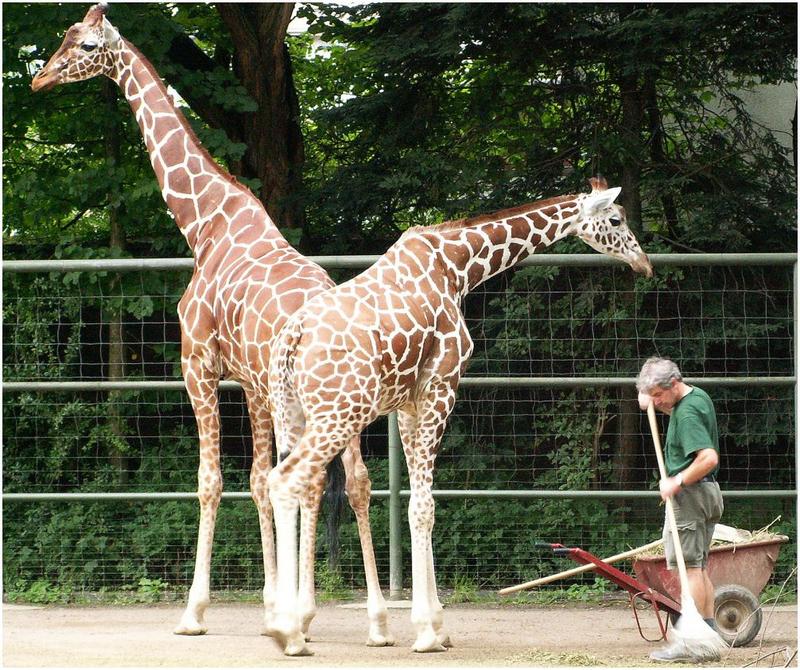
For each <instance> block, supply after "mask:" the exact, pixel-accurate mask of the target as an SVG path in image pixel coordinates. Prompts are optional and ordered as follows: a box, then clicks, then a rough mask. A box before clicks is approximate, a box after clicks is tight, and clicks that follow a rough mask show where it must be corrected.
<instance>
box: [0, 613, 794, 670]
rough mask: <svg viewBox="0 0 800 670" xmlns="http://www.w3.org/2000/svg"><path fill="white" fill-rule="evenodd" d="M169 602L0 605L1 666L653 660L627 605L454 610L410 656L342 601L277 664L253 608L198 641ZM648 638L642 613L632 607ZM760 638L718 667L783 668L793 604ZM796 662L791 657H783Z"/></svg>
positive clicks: (398, 619)
mask: <svg viewBox="0 0 800 670" xmlns="http://www.w3.org/2000/svg"><path fill="white" fill-rule="evenodd" d="M180 613H181V607H179V606H176V605H163V606H160V605H147V606H130V605H126V606H119V607H25V606H15V605H4V606H3V665H4V666H6V667H9V666H17V667H19V666H27V667H87V666H102V667H117V666H127V667H153V666H171V667H220V666H224V667H247V666H250V667H253V666H257V667H265V666H266V667H294V668H297V667H309V668H315V667H343V666H348V667H364V666H366V667H382V666H393V667H415V666H422V667H436V666H442V667H452V666H467V667H476V666H478V667H489V666H496V667H499V666H502V667H509V666H518V667H519V666H559V665H561V666H611V667H632V666H638V667H641V666H652V667H655V666H657V665H658V664H655V663H651V662H650V661H649V660H648V653H649V652H650V651H651V650H653V649H655V648H657V646H658V645H659V643H650V642H646V641H644V640H642V639H641V638H640V637H639V633H638V630H637V628H636V622H635V620H634V618H633V614H632V612H631V610H630V608H629V607H627V606H622V605H620V604H614V605H611V606H607V607H599V606H591V607H589V606H586V607H583V606H569V607H547V608H542V607H535V608H534V607H529V606H526V607H522V606H497V607H492V606H478V605H454V606H448V607H446V609H445V626H446V629H447V630H448V631H449V633H450V635H451V638H452V641H453V643H454V647H453V648H451V649H449V650H448V651H446V652H444V653H437V654H415V653H413V652H412V651H411V650H410V646H411V644H412V642H413V637H414V636H413V629H412V627H411V623H410V622H409V610H408V609H406V608H392V609H391V610H390V613H389V621H390V627H391V630H392V632H393V634H394V635H395V638H396V640H397V644H396V646H394V647H385V648H379V649H375V648H367V647H366V646H364V642H365V640H366V632H367V620H366V612H365V611H364V609H361V608H358V607H354V606H343V605H337V604H326V605H321V606H320V608H319V613H318V614H317V618H316V619H315V621H314V622H313V624H312V628H311V633H312V636H313V642H312V643H311V648H312V649H313V651H314V654H315V655H314V656H313V657H306V658H299V659H298V658H287V657H285V656H283V655H282V654H281V653H280V652H279V651H278V649H277V648H276V647H275V644H274V643H273V642H272V640H271V639H269V638H266V637H262V636H260V635H259V629H260V624H261V608H260V607H258V606H257V605H250V604H244V605H242V604H235V605H232V604H212V606H211V607H210V608H209V610H208V612H207V613H206V622H207V624H208V628H209V632H208V634H206V635H204V636H201V637H182V636H176V635H172V633H171V631H172V628H173V626H174V625H175V623H176V622H177V621H178V619H179V618H180ZM640 616H641V618H642V621H643V627H645V628H646V631H645V632H647V633H649V634H650V636H652V635H654V634H655V633H656V632H657V624H656V622H655V618H654V615H653V614H652V613H651V612H650V611H643V612H640ZM762 633H763V641H761V642H760V640H759V638H760V636H759V637H757V638H756V639H755V640H754V641H753V642H752V643H751V644H750V645H749V646H748V647H744V648H739V649H733V650H732V651H731V652H730V653H729V654H728V655H723V659H722V661H721V662H720V663H717V664H714V665H719V666H726V667H741V666H744V665H746V664H748V663H751V662H752V661H755V660H756V659H758V658H759V657H761V656H764V655H766V654H769V653H770V652H776V651H777V652H778V653H777V654H774V655H773V656H770V657H768V658H765V659H763V660H761V661H760V662H759V663H758V664H757V665H756V666H755V667H783V666H784V665H785V664H786V663H787V661H790V657H791V655H792V654H793V653H794V652H795V651H796V650H797V607H795V606H789V607H779V608H776V609H775V610H774V611H772V613H771V614H770V613H769V612H766V613H765V616H764V627H763V628H762ZM791 665H792V666H796V665H797V658H796V657H795V658H794V659H791Z"/></svg>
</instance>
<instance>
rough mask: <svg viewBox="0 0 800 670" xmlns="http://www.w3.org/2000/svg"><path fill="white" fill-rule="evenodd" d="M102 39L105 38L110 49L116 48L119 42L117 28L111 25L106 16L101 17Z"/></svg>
mask: <svg viewBox="0 0 800 670" xmlns="http://www.w3.org/2000/svg"><path fill="white" fill-rule="evenodd" d="M103 39H105V41H106V44H107V45H108V46H109V47H111V48H112V49H116V48H117V45H118V43H119V33H118V32H117V29H116V28H115V27H114V26H112V25H111V22H110V21H109V20H108V19H107V18H105V17H104V18H103Z"/></svg>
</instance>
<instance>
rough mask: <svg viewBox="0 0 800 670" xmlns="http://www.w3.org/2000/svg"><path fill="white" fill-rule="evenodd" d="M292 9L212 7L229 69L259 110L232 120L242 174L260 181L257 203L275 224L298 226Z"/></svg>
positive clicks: (299, 143)
mask: <svg viewBox="0 0 800 670" xmlns="http://www.w3.org/2000/svg"><path fill="white" fill-rule="evenodd" d="M293 8H294V4H293V3H263V4H260V3H252V4H251V3H220V4H219V5H217V11H218V12H219V14H220V16H221V17H222V20H223V22H224V23H225V25H226V26H227V28H228V30H229V31H230V34H231V37H232V40H233V71H234V73H235V74H236V76H237V78H238V79H239V81H240V82H241V83H242V85H243V86H244V87H245V89H246V90H247V92H248V93H249V94H250V96H251V97H252V98H253V100H255V102H256V105H257V106H258V108H257V109H256V111H254V112H247V113H243V114H240V115H239V118H238V119H237V125H239V131H240V132H239V137H240V139H241V141H242V142H244V143H245V144H246V145H247V150H246V151H245V154H244V156H243V158H242V161H241V174H242V175H243V176H253V177H257V178H258V179H259V180H260V181H261V191H260V197H261V200H262V201H263V202H264V204H265V206H266V207H267V211H268V212H269V213H270V216H272V218H273V219H274V220H275V221H276V222H277V223H278V224H279V225H281V226H286V227H289V228H302V227H303V224H304V222H305V221H304V216H303V210H302V207H300V206H299V204H298V203H297V201H296V200H295V199H294V196H295V193H296V192H297V191H298V190H299V188H300V186H301V184H302V169H303V162H304V159H305V156H304V152H303V137H302V134H301V131H300V118H299V117H300V107H299V103H298V100H297V94H296V92H295V87H294V78H293V76H292V67H291V61H290V58H289V50H288V49H287V47H286V44H285V41H284V40H285V38H286V28H287V27H288V25H289V21H290V19H291V17H292V10H293Z"/></svg>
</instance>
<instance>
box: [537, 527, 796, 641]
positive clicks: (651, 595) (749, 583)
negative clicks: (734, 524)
mask: <svg viewBox="0 0 800 670" xmlns="http://www.w3.org/2000/svg"><path fill="white" fill-rule="evenodd" d="M788 539H789V538H787V537H786V536H783V535H777V536H773V537H772V538H770V539H768V540H761V541H754V542H744V543H738V544H731V545H722V546H718V547H714V548H712V549H711V551H710V552H709V557H708V573H709V578H710V579H711V582H712V583H713V584H714V586H715V590H714V617H715V619H716V622H717V627H718V628H719V631H720V635H721V636H722V638H723V639H724V640H725V641H726V642H727V643H728V644H733V646H735V647H740V646H744V645H746V644H748V643H749V642H751V641H752V640H753V638H754V637H755V636H756V635H757V634H758V631H759V630H760V629H761V620H762V614H761V606H760V604H759V601H758V595H759V594H760V593H761V591H762V590H763V589H764V586H766V584H767V582H768V581H769V578H770V576H771V575H772V570H773V568H774V567H775V562H776V561H777V559H778V552H779V551H780V545H781V544H783V543H784V542H786V541H788ZM538 546H540V547H542V546H547V547H549V548H551V549H552V550H553V553H554V554H555V555H556V556H566V557H568V558H570V559H572V560H573V561H575V562H576V563H580V564H582V565H591V566H592V569H593V570H594V572H596V573H598V574H599V575H601V576H602V577H605V578H606V579H608V580H609V581H611V582H613V583H614V584H616V585H617V586H619V587H620V588H622V589H623V590H625V591H627V592H628V594H629V596H630V601H631V608H632V610H633V614H634V618H635V619H636V625H637V627H638V629H639V635H641V636H642V638H643V639H645V640H647V641H648V642H657V641H659V640H663V639H664V638H665V637H666V634H667V626H668V623H669V621H672V622H674V621H675V620H676V619H677V618H678V617H679V616H680V613H681V606H680V604H679V603H678V602H677V600H676V599H679V598H680V592H681V587H680V582H679V580H678V576H677V574H674V573H673V572H671V571H670V570H668V569H667V562H666V558H665V557H664V556H655V557H651V558H638V559H635V560H634V561H633V569H634V572H635V573H636V575H637V578H634V577H631V576H630V575H628V574H626V573H624V572H622V571H621V570H618V569H617V568H615V567H614V566H613V565H610V564H608V563H606V562H605V561H604V560H602V559H601V558H598V557H597V556H595V555H594V554H591V553H589V552H588V551H585V550H584V549H580V548H579V547H565V546H564V545H561V544H557V543H538ZM637 600H640V601H644V602H645V603H647V604H648V605H650V606H651V607H652V609H653V611H654V612H655V615H656V619H657V621H658V627H659V630H660V632H661V636H660V637H658V638H649V637H647V636H646V635H645V634H644V632H643V630H642V625H641V621H640V620H639V614H638V610H637V608H636V601H637ZM662 613H664V615H665V616H663V617H662Z"/></svg>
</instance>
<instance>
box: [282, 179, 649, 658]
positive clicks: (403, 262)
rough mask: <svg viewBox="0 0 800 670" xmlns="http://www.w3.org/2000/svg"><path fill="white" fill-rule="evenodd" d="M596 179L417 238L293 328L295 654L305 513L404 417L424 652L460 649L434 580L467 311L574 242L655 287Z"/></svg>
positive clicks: (287, 518)
mask: <svg viewBox="0 0 800 670" xmlns="http://www.w3.org/2000/svg"><path fill="white" fill-rule="evenodd" d="M590 181H591V183H592V187H593V190H592V192H591V193H584V194H580V195H570V196H562V197H557V198H552V199H549V200H542V201H539V202H535V203H532V204H529V205H525V206H522V207H517V208H514V209H507V210H503V211H500V212H497V213H495V214H491V215H487V216H479V217H476V218H472V219H466V220H460V221H454V222H447V223H443V224H440V225H436V226H431V227H428V228H423V227H419V228H412V229H410V230H408V231H406V232H405V233H404V234H403V235H402V236H401V238H400V239H399V240H398V241H397V242H396V243H395V244H394V245H393V246H392V247H391V248H390V249H389V250H388V251H387V252H386V253H385V254H384V255H383V256H382V257H381V258H380V259H379V260H378V261H377V263H375V264H374V265H373V266H372V267H371V268H369V269H368V270H366V271H364V272H363V273H361V274H360V275H358V276H357V277H356V278H354V279H352V280H350V281H349V282H346V283H344V284H342V285H340V286H337V287H335V288H333V289H331V290H330V291H328V292H326V293H324V294H320V295H317V296H315V297H314V298H312V299H311V300H309V301H308V302H307V303H306V304H305V305H304V307H302V308H301V309H300V310H298V311H297V312H295V314H293V315H292V316H291V317H290V318H289V319H288V320H287V322H286V324H285V325H284V328H283V330H282V331H281V333H280V334H279V335H278V338H277V340H276V343H275V346H274V349H273V356H272V359H271V360H270V368H269V385H270V399H271V402H272V403H273V417H274V420H275V437H276V440H277V442H278V445H279V448H281V451H286V450H285V449H283V448H282V447H281V445H284V444H291V445H292V446H293V448H292V450H291V453H290V454H289V455H288V456H287V458H286V459H285V460H283V461H282V462H281V463H280V464H279V465H278V466H277V467H276V468H275V469H274V470H273V471H272V473H271V474H270V476H269V492H270V500H271V501H272V505H273V509H274V511H275V524H276V542H277V565H278V581H277V587H276V601H275V610H274V617H273V620H272V628H273V631H274V632H275V635H274V639H275V640H276V642H277V643H278V644H279V645H280V646H281V648H282V649H283V651H284V653H286V654H287V655H301V654H306V653H308V651H307V649H306V647H305V644H304V640H303V635H302V631H301V621H302V617H303V606H302V603H298V598H297V582H296V569H297V545H296V525H297V510H298V508H299V507H300V506H303V505H304V498H305V497H306V495H307V494H306V487H307V485H308V482H309V481H313V480H314V479H315V478H316V477H317V476H318V473H319V472H320V471H321V470H322V469H324V467H325V465H326V464H327V463H328V462H329V461H330V460H331V459H332V458H333V457H334V455H335V454H337V453H339V452H340V451H342V449H344V447H345V445H346V444H347V441H348V440H349V439H351V438H352V437H353V436H354V435H358V434H359V433H360V432H361V431H362V430H363V429H364V428H365V427H366V426H367V425H368V424H369V423H371V422H372V421H374V420H375V419H376V418H377V417H378V416H380V415H383V414H388V413H389V412H392V411H394V410H396V411H397V412H398V421H399V427H400V436H401V439H402V442H403V451H404V454H405V459H406V464H407V467H408V472H409V484H410V487H411V500H410V502H409V509H408V519H409V524H410V526H411V547H412V572H413V575H412V577H413V592H412V608H411V620H412V622H413V624H414V626H415V628H416V634H417V638H416V641H415V642H414V645H413V649H414V651H419V652H428V651H444V649H445V648H446V647H447V646H450V640H449V637H448V636H447V634H446V633H445V632H444V630H443V620H442V606H441V604H440V602H439V599H438V596H437V592H436V578H435V575H434V569H433V551H432V548H431V533H432V529H433V521H434V501H433V495H432V493H431V487H432V485H433V466H434V461H435V458H436V452H437V449H438V446H439V442H440V440H441V438H442V433H443V432H444V429H445V424H446V421H447V417H448V416H449V414H450V412H451V410H452V409H453V405H454V403H455V399H456V389H457V387H458V384H459V380H460V378H461V375H462V374H463V372H464V370H465V367H466V364H467V361H468V360H469V357H470V354H471V353H472V348H473V344H472V340H471V338H470V335H469V332H468V331H467V327H466V324H465V321H464V316H463V315H462V313H461V309H460V302H461V300H462V298H463V297H464V296H465V295H466V294H467V293H468V292H469V291H471V290H472V289H473V288H475V287H476V286H478V285H479V284H481V283H482V282H484V281H486V280H487V279H489V278H490V277H492V276H494V275H496V274H497V273H499V272H501V271H503V270H505V269H506V268H509V267H511V266H513V265H515V264H516V263H518V262H519V261H521V260H522V259H523V258H525V257H527V256H528V255H530V254H532V253H534V252H535V251H537V250H539V249H543V248H545V247H547V246H549V245H550V244H552V243H553V242H555V241H557V240H559V239H561V238H563V237H565V236H567V235H575V236H577V237H579V238H581V239H582V240H584V241H585V242H586V243H587V244H589V245H590V246H591V247H593V248H595V249H597V250H598V251H601V252H602V253H605V254H607V255H609V256H612V257H613V258H617V259H620V260H623V261H625V262H626V263H628V264H629V265H630V266H631V267H632V268H633V269H634V270H635V271H636V272H643V273H645V274H647V275H648V276H651V275H652V272H653V270H652V267H651V265H650V262H649V260H648V258H647V256H646V255H645V254H644V253H643V252H642V250H641V248H640V246H639V244H638V242H637V241H636V238H635V237H634V236H633V234H632V233H631V231H630V230H629V229H628V226H627V225H626V223H625V212H624V210H623V209H622V207H620V206H618V205H616V204H614V200H615V199H616V197H617V195H618V194H619V192H620V189H619V188H614V189H608V188H607V185H606V183H605V180H603V179H592V180H590ZM301 522H302V519H301ZM301 534H303V533H301ZM301 559H302V560H304V561H305V560H308V558H307V557H306V556H302V555H301ZM312 559H313V557H312Z"/></svg>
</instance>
